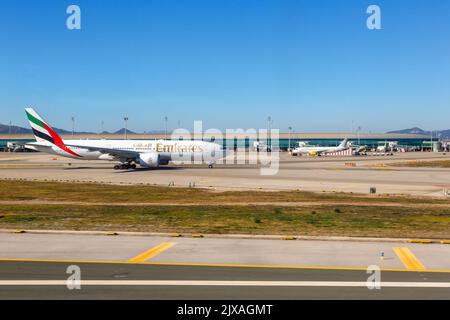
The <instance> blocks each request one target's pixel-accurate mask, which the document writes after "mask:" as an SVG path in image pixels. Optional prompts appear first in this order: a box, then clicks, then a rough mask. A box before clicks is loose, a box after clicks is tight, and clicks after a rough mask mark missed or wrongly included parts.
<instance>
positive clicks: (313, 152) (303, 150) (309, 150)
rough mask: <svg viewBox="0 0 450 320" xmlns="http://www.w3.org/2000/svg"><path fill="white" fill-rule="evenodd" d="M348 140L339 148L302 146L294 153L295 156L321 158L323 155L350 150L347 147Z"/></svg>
mask: <svg viewBox="0 0 450 320" xmlns="http://www.w3.org/2000/svg"><path fill="white" fill-rule="evenodd" d="M347 142H348V139H344V140H343V141H342V142H341V144H340V145H339V146H337V147H308V146H305V145H300V146H299V147H298V148H296V149H294V150H293V151H292V153H293V154H307V155H310V156H321V155H322V154H323V153H331V152H338V151H344V150H347V149H348V146H347Z"/></svg>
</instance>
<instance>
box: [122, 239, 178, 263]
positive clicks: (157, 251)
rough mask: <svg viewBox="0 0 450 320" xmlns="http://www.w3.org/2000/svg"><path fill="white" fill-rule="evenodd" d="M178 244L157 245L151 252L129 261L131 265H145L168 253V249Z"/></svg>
mask: <svg viewBox="0 0 450 320" xmlns="http://www.w3.org/2000/svg"><path fill="white" fill-rule="evenodd" d="M175 244H176V242H163V243H161V244H160V245H157V246H156V247H154V248H151V249H150V250H147V251H145V252H143V253H141V254H139V255H137V256H136V257H134V258H131V259H130V260H128V262H129V263H143V262H145V261H147V260H149V259H151V258H153V257H155V256H156V255H158V254H160V253H162V252H164V251H166V250H167V249H169V248H171V247H173V246H174V245H175Z"/></svg>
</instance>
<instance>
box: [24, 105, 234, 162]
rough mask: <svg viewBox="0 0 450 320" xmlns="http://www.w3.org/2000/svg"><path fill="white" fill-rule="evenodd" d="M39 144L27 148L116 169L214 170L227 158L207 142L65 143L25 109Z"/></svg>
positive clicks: (223, 150) (115, 141)
mask: <svg viewBox="0 0 450 320" xmlns="http://www.w3.org/2000/svg"><path fill="white" fill-rule="evenodd" d="M25 111H26V114H27V117H28V120H29V122H30V125H31V128H32V129H33V133H34V136H35V138H36V142H33V143H27V144H25V147H26V148H28V149H32V150H35V151H41V152H46V153H50V154H55V155H58V156H63V157H67V158H74V159H80V160H109V161H117V162H120V164H118V165H116V166H114V169H116V170H123V169H136V167H137V165H139V166H141V167H143V168H158V167H159V166H161V165H168V164H169V162H170V161H175V160H177V161H180V162H184V163H186V162H190V161H192V160H193V159H194V160H196V161H202V162H203V163H208V167H209V168H212V167H213V165H214V164H215V162H216V160H218V159H222V158H224V157H226V156H227V154H228V151H227V149H226V148H224V147H222V146H221V145H219V144H216V143H211V142H204V141H191V140H189V141H188V140H185V141H181V140H180V141H170V140H63V139H62V138H61V137H60V136H59V135H58V134H57V133H56V132H55V131H54V130H53V129H52V128H51V127H50V125H48V123H47V122H45V121H44V120H43V119H42V118H41V117H40V116H39V115H38V114H37V112H36V111H34V109H33V108H26V109H25Z"/></svg>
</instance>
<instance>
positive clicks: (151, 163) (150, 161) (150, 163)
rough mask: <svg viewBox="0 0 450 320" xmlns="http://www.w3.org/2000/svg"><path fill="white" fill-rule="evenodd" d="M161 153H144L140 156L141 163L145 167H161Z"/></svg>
mask: <svg viewBox="0 0 450 320" xmlns="http://www.w3.org/2000/svg"><path fill="white" fill-rule="evenodd" d="M159 164H160V163H159V154H157V153H156V152H152V153H143V154H141V155H140V157H139V165H140V166H141V167H144V168H158V167H159Z"/></svg>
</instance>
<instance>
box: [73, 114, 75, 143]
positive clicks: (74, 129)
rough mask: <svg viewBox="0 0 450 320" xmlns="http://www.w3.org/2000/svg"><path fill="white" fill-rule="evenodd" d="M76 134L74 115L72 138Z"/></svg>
mask: <svg viewBox="0 0 450 320" xmlns="http://www.w3.org/2000/svg"><path fill="white" fill-rule="evenodd" d="M74 135H75V117H72V138H73V136H74Z"/></svg>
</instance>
